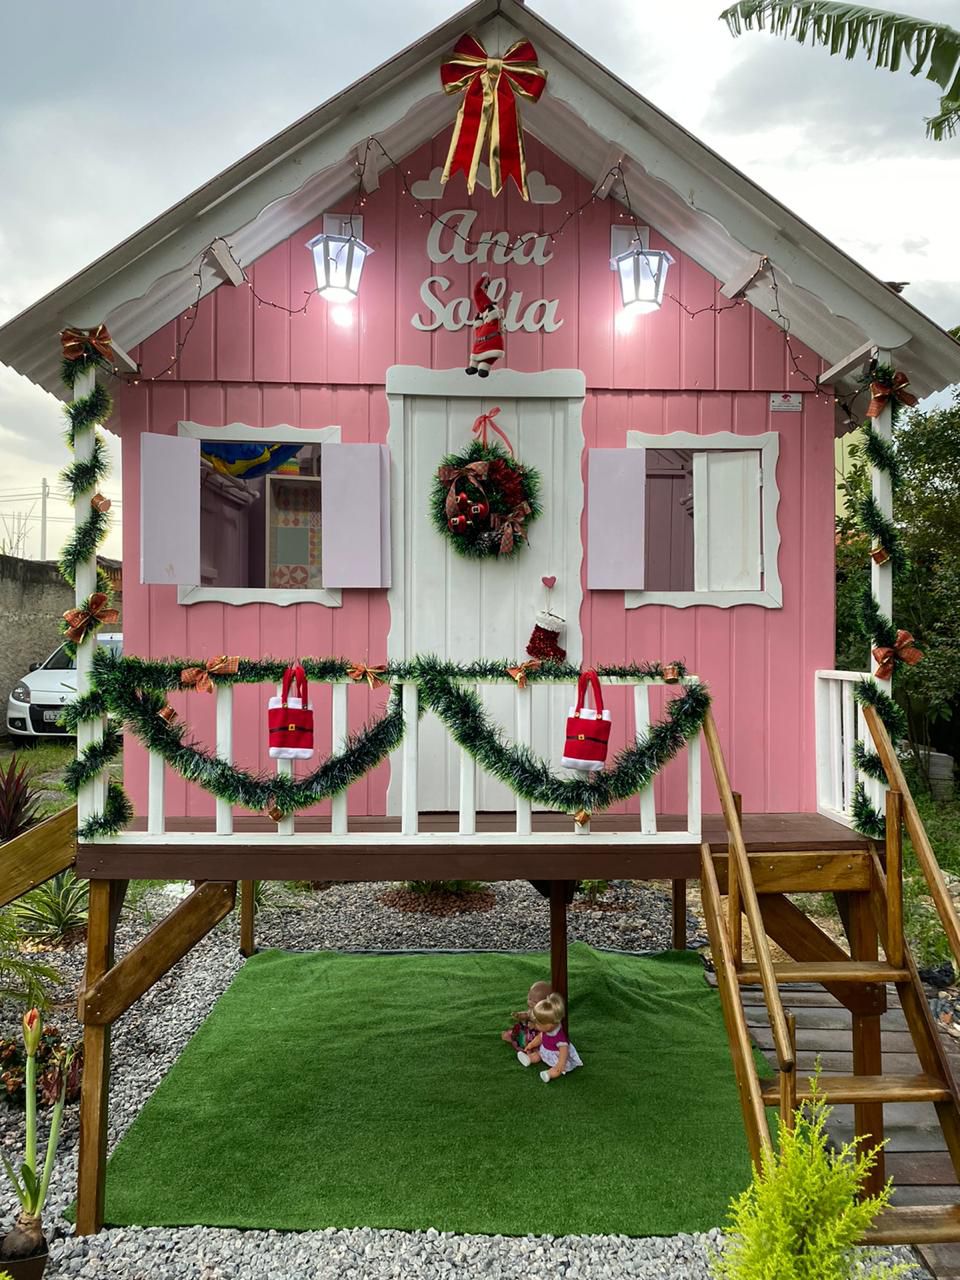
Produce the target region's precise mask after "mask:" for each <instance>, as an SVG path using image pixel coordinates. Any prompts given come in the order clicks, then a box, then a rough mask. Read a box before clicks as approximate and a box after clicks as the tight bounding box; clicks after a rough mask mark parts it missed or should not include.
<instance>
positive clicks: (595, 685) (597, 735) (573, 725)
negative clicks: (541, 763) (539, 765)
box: [561, 671, 610, 773]
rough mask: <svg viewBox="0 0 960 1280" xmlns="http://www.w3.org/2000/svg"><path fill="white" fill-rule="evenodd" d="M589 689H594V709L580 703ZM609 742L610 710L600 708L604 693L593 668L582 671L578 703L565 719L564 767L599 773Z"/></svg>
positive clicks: (578, 685) (578, 683) (578, 684)
mask: <svg viewBox="0 0 960 1280" xmlns="http://www.w3.org/2000/svg"><path fill="white" fill-rule="evenodd" d="M588 689H592V690H593V703H594V709H591V708H590V707H585V706H584V705H583V703H584V698H585V697H586V693H587V690H588ZM609 745H610V712H609V711H604V709H603V694H602V693H601V692H600V681H599V680H598V679H597V673H596V672H595V671H581V672H580V679H579V681H578V682H577V705H576V706H575V707H571V708H570V715H569V716H568V718H567V741H566V745H565V746H564V748H563V760H562V761H561V763H562V764H563V766H564V768H565V769H581V770H583V772H585V773H599V771H600V770H601V769H602V768H603V764H604V761H605V760H606V758H607V747H608V746H609Z"/></svg>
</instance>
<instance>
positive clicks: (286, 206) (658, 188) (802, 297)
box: [0, 0, 960, 396]
mask: <svg viewBox="0 0 960 1280" xmlns="http://www.w3.org/2000/svg"><path fill="white" fill-rule="evenodd" d="M505 22H506V23H509V25H510V27H512V28H515V29H516V32H517V34H518V35H521V34H522V35H526V36H527V37H529V38H530V39H531V40H532V41H533V43H534V45H535V47H536V49H537V52H538V54H539V55H540V57H541V60H542V62H543V63H544V65H546V66H547V67H548V69H549V75H550V78H549V85H548V89H547V92H546V93H545V94H544V95H543V97H542V98H541V99H540V102H539V103H538V104H537V106H536V108H535V109H531V110H529V111H527V112H526V113H525V115H524V127H525V129H527V130H528V131H529V132H530V133H531V134H533V135H534V136H535V137H537V138H539V139H540V140H541V141H542V142H543V143H544V144H545V145H546V146H547V147H548V148H550V150H552V151H553V152H555V153H556V154H557V155H558V156H559V157H560V158H561V159H562V160H564V161H566V162H567V163H568V164H569V165H571V166H572V167H573V168H574V169H576V170H578V171H579V172H580V173H581V174H583V175H584V176H585V177H587V178H588V179H590V180H595V179H599V178H600V177H601V176H602V174H603V173H604V172H606V170H607V169H609V167H610V162H609V159H608V157H610V156H611V155H616V154H621V153H622V155H623V161H622V163H623V168H624V171H625V175H626V179H627V182H628V185H629V189H630V193H631V196H632V198H633V200H634V202H635V203H636V205H637V206H638V207H639V208H641V209H642V210H643V217H644V221H645V222H647V223H649V224H650V225H651V226H653V227H655V228H656V229H657V230H658V231H659V232H660V233H661V234H662V235H663V236H664V237H665V238H666V239H668V240H669V241H671V242H672V243H673V244H675V245H676V246H677V247H678V248H679V249H681V250H682V251H683V252H684V253H686V254H687V255H689V256H690V257H691V258H693V259H694V261H696V262H697V263H699V264H700V266H702V267H703V268H704V269H705V270H707V271H708V272H710V273H711V275H714V276H716V277H717V278H718V279H719V280H721V281H723V282H725V283H726V282H730V281H733V280H735V279H736V278H737V277H738V276H739V277H741V278H744V277H746V276H747V275H748V274H749V267H750V264H751V263H752V262H754V261H755V260H756V255H758V254H762V255H765V256H767V257H768V258H769V260H770V262H771V263H772V264H773V265H774V268H775V271H776V280H777V284H778V293H779V299H778V300H779V309H780V311H781V313H782V314H783V315H784V316H785V317H786V318H787V320H788V322H789V325H790V330H791V333H792V334H794V335H795V336H796V337H797V338H799V339H800V340H801V341H803V342H805V343H806V344H807V345H808V346H809V347H811V348H812V349H813V350H814V351H816V352H817V353H818V354H819V355H820V356H822V357H823V359H824V360H825V361H826V363H827V364H828V365H831V366H832V365H834V364H836V363H838V362H840V361H842V360H844V359H845V358H846V357H847V356H848V355H849V354H850V353H851V352H853V351H855V350H856V349H857V348H859V347H861V346H863V345H864V344H865V343H873V344H874V345H876V346H877V347H879V348H880V349H881V350H889V351H891V352H893V353H894V359H895V362H896V364H897V366H898V367H900V368H903V369H905V370H906V371H907V372H908V373H909V376H910V381H911V388H912V389H913V390H914V391H915V392H916V393H917V394H918V395H921V396H922V395H927V394H929V393H930V392H932V391H936V390H939V389H940V388H941V387H944V386H947V385H949V384H951V383H954V382H958V381H960V343H957V342H955V341H954V340H953V339H952V338H951V337H950V335H949V334H947V333H946V332H945V331H944V330H943V329H941V328H940V327H939V326H938V325H936V324H935V323H934V322H933V321H932V320H930V319H929V318H928V317H927V316H925V315H924V314H923V313H922V312H921V311H918V310H917V309H916V307H914V306H912V305H911V304H910V303H909V302H907V301H906V299H905V298H902V297H900V296H899V295H898V294H896V293H895V292H894V291H893V290H891V289H890V288H888V287H887V286H886V285H885V284H883V282H882V281H880V280H878V279H877V278H876V277H875V276H873V275H871V273H870V272H869V271H867V270H865V268H863V267H862V266H860V265H859V263H857V262H855V261H854V260H853V259H852V258H851V257H849V256H848V255H847V254H846V253H844V252H843V251H842V250H841V249H838V248H837V247H836V245H834V244H832V243H831V242H830V241H829V240H827V239H826V238H825V237H823V236H822V235H820V234H819V233H818V232H816V231H814V229H813V228H812V227H810V226H809V225H808V224H807V223H805V222H804V221H803V220H802V219H800V218H798V217H797V216H796V215H795V214H793V213H791V211H790V210H789V209H787V208H786V207H785V206H784V205H782V204H780V203H779V202H778V201H777V200H775V199H774V198H773V197H772V196H770V195H768V194H767V192H765V191H764V190H763V189H762V188H760V187H758V186H757V185H756V184H755V183H753V182H751V181H750V179H749V178H747V177H745V176H744V175H743V174H742V173H740V172H739V171H738V170H737V169H735V168H734V167H733V166H732V165H730V164H729V163H727V161H725V160H723V159H721V157H720V156H718V155H717V154H716V153H715V152H713V151H711V150H710V148H709V147H707V146H705V145H704V144H703V143H702V142H700V141H698V140H697V139H696V138H694V137H693V136H692V135H691V134H689V133H688V132H687V131H686V130H685V129H683V128H682V127H681V126H680V125H678V124H676V122H675V121H673V120H671V119H670V118H669V117H668V116H666V115H664V114H663V112H661V111H659V110H658V109H657V108H656V107H655V106H654V105H653V104H652V103H651V102H649V101H647V99H646V98H644V97H642V96H641V95H640V94H638V93H636V92H635V91H634V90H633V89H631V88H630V87H629V86H628V85H625V84H624V83H623V82H622V81H620V80H618V79H617V78H616V77H615V76H614V75H612V74H611V72H609V71H607V70H606V68H604V67H602V66H601V65H600V64H599V63H597V62H595V61H594V60H593V59H592V58H590V57H589V56H588V55H587V54H585V53H584V52H583V51H582V50H581V49H579V48H577V47H576V46H575V45H573V44H571V42H570V41H569V40H568V39H567V38H566V37H565V36H563V35H562V34H561V33H560V32H558V31H557V30H555V29H554V28H553V27H551V26H550V25H549V24H548V23H546V22H545V21H544V20H543V19H542V18H541V17H539V16H538V15H537V14H535V13H533V12H532V11H531V10H529V9H527V8H526V7H525V6H524V5H523V4H522V3H521V2H520V0H477V2H476V3H475V4H472V5H470V6H469V7H468V8H466V9H464V10H462V11H461V12H460V13H458V14H456V15H455V16H454V17H452V18H451V19H450V20H449V21H448V22H446V23H444V24H443V25H442V26H440V27H438V28H436V30H434V31H432V32H431V33H429V34H428V35H426V36H424V37H423V38H422V39H421V40H419V41H417V43H416V44H414V45H411V46H410V47H409V48H407V49H406V50H404V51H403V52H402V53H400V54H398V55H397V56H396V57H395V58H392V59H390V61H389V62H386V63H384V64H383V65H382V66H380V67H378V68H377V69H376V70H375V71H372V72H371V73H370V74H369V75H367V76H365V77H364V78H363V79H362V80H360V81H358V82H357V83H356V84H354V85H352V86H351V87H350V88H349V89H346V90H344V92H343V93H340V94H338V95H337V96H336V97H334V98H331V99H330V101H329V102H327V103H325V104H324V105H323V106H321V107H318V108H317V109H316V110H315V111H312V112H310V113H309V114H308V115H306V116H304V117H303V118H302V119H300V120H298V121H297V122H296V123H295V124H292V125H291V126H290V127H289V128H287V129H285V130H284V131H283V132H282V133H278V134H277V135H276V136H275V137H273V138H271V139H270V140H269V141H267V142H265V143H264V144H263V145H262V146H260V147H258V148H257V149H256V150H255V151H252V152H250V154H249V155H247V156H244V157H243V159H241V160H239V161H237V163H236V164H234V165H231V166H230V168H228V169H225V170H224V171H223V172H222V173H221V174H219V175H218V176H217V177H215V178H213V179H211V181H210V182H208V183H207V184H206V185H205V186H203V187H200V188H198V190H196V191H194V192H193V193H192V194H191V195H189V196H187V197H186V198H185V199H184V200H181V201H180V202H179V204H176V205H174V206H173V207H172V208H170V209H168V210H167V211H166V212H165V213H162V214H161V215H160V216H159V217H158V218H155V219H154V221H153V222H151V223H148V224H147V226H145V227H144V228H142V230H140V231H138V232H136V233H135V234H134V235H132V236H130V237H129V238H128V239H127V240H124V241H123V242H122V243H121V244H119V245H117V247H116V248H114V249H112V250H111V251H110V252H109V253H106V254H104V255H103V256H102V257H101V258H98V259H97V260H96V261H95V262H93V263H91V265H90V266H88V267H86V268H85V269H84V270H83V271H81V272H79V273H78V274H77V275H75V276H73V277H72V278H71V279H70V280H68V281H66V283H64V284H62V285H61V286H60V287H59V288H57V289H55V290H53V292H51V293H49V294H47V295H46V297H44V298H41V299H40V301H39V302H36V303H34V305H33V306H32V307H29V308H28V309H27V310H26V311H24V312H22V313H21V314H20V315H19V316H17V317H16V318H15V319H13V320H10V321H9V322H8V323H7V324H5V325H4V326H3V327H2V328H0V360H2V361H3V362H4V363H6V364H8V365H10V366H11V367H13V368H14V369H16V370H18V371H19V372H20V373H22V374H24V375H25V376H26V377H28V378H30V379H31V380H32V381H34V382H36V383H37V384H38V385H40V386H42V387H45V388H46V389H47V390H48V391H52V392H53V393H54V394H57V395H60V394H62V391H63V388H62V385H61V382H60V376H59V366H60V352H59V342H58V339H57V334H58V332H59V330H60V329H61V328H63V327H64V326H65V325H68V324H71V325H92V324H98V323H100V322H101V321H102V322H105V323H106V324H107V325H108V327H109V329H110V332H111V334H112V335H113V336H114V338H115V339H116V341H117V342H118V343H119V345H120V346H121V347H123V348H125V349H130V348H131V347H134V346H136V345H137V344H138V343H139V342H141V341H143V339H145V338H147V337H149V336H150V335H151V334H152V333H155V332H156V331H157V330H158V329H159V328H161V327H162V326H163V325H164V324H166V323H167V322H169V321H170V320H172V319H173V318H174V317H175V316H177V315H179V314H180V313H181V312H183V311H184V310H185V309H186V308H187V307H189V306H190V305H191V303H192V302H193V301H194V299H195V297H196V289H197V280H196V271H197V268H198V264H199V263H200V261H201V257H202V256H203V253H204V250H205V249H206V248H207V247H208V246H209V245H210V243H211V242H212V241H213V240H214V239H216V238H217V237H221V236H222V237H225V238H227V239H229V242H230V245H231V247H232V250H233V253H234V255H235V257H236V258H237V260H238V261H239V262H240V263H242V264H243V265H245V266H246V265H249V264H250V263H252V262H255V261H256V259H257V258H259V257H260V256H261V255H262V254H264V253H266V252H267V251H268V250H270V249H271V248H273V247H274V245H276V244H278V243H280V242H281V241H283V240H285V239H286V238H287V237H288V236H290V235H292V234H293V233H294V232H295V231H297V230H298V229H299V228H300V227H302V226H304V225H305V224H306V223H307V222H309V221H310V220H311V219H313V218H315V217H317V216H318V215H319V214H320V213H322V212H323V211H324V210H325V209H329V208H331V207H333V206H335V205H336V204H337V203H338V202H339V201H342V200H343V198H344V197H345V196H347V195H348V194H349V193H350V192H351V191H352V190H353V189H354V188H355V183H356V160H357V147H358V146H359V145H360V144H361V143H362V142H363V141H364V139H366V138H367V137H369V136H371V135H372V134H376V135H377V137H378V138H380V140H381V141H382V143H383V145H384V147H385V148H386V150H387V151H388V152H389V153H390V154H391V155H392V156H393V157H395V158H396V159H397V160H400V159H402V158H403V157H404V156H406V155H408V154H409V153H410V152H411V151H413V150H415V149H416V148H417V147H418V146H419V145H420V144H421V143H423V142H425V141H426V140H428V139H429V138H432V137H434V136H435V135H436V134H437V133H438V132H439V131H440V130H441V129H442V128H443V127H444V125H446V124H447V123H449V120H450V118H451V103H450V101H449V99H447V98H446V97H445V95H444V94H443V93H442V92H441V91H440V86H439V76H438V70H437V68H438V63H439V58H440V56H441V55H442V54H443V53H444V52H446V51H448V50H449V49H450V48H451V46H452V45H453V43H454V42H455V40H456V39H457V38H458V37H459V36H460V35H461V34H462V33H463V32H464V31H465V30H468V29H473V30H476V31H477V32H478V34H479V35H480V38H481V39H482V40H484V42H485V43H487V42H489V43H488V44H487V47H491V45H493V44H494V43H495V42H496V41H497V39H499V40H500V41H501V43H502V42H503V41H504V40H505V38H506V36H508V35H510V33H509V32H506V33H505V32H504V29H503V28H504V23H505ZM372 154H373V152H372V151H371V155H372ZM202 271H203V281H204V284H203V288H204V292H205V293H206V292H209V291H210V290H212V289H214V288H217V287H219V285H220V284H221V283H223V277H222V276H221V275H219V274H218V273H217V270H216V267H215V264H213V263H212V261H211V260H210V258H209V256H208V257H207V258H206V259H204V263H203V267H202ZM747 297H748V298H749V300H750V302H751V303H753V304H754V305H755V306H757V307H758V308H759V309H760V310H761V311H763V312H765V313H766V314H767V315H770V316H771V318H772V319H774V320H777V317H776V315H775V314H774V313H775V311H776V301H777V299H775V297H774V291H773V287H772V284H771V278H770V273H769V272H767V273H764V274H762V275H761V276H760V277H759V278H758V279H757V281H756V282H755V283H754V284H752V285H751V286H750V288H749V289H748V291H747ZM855 372H856V371H854V373H855Z"/></svg>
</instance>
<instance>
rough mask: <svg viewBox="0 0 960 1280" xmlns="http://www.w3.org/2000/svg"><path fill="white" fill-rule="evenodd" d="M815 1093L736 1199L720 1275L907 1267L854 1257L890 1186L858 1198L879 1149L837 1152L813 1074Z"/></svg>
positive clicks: (845, 1273) (875, 1273)
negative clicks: (761, 1168) (833, 1145)
mask: <svg viewBox="0 0 960 1280" xmlns="http://www.w3.org/2000/svg"><path fill="white" fill-rule="evenodd" d="M818 1075H819V1071H818ZM812 1095H813V1096H812V1097H811V1098H810V1100H809V1102H803V1103H801V1104H800V1106H799V1107H798V1108H797V1110H796V1113H795V1116H796V1120H795V1127H794V1128H793V1129H786V1128H784V1127H783V1126H782V1125H781V1126H780V1129H779V1132H778V1138H777V1149H776V1151H774V1152H771V1153H768V1154H766V1155H765V1157H764V1161H763V1170H762V1172H760V1173H758V1172H757V1171H756V1170H754V1174H753V1180H752V1182H751V1184H750V1186H749V1187H747V1189H746V1191H744V1192H743V1194H742V1195H740V1196H738V1197H737V1198H736V1199H735V1200H734V1201H733V1204H732V1205H731V1207H730V1223H729V1226H728V1228H727V1234H728V1239H727V1247H726V1249H725V1251H724V1252H723V1253H721V1254H718V1255H717V1256H716V1257H715V1258H714V1259H713V1263H712V1270H713V1274H714V1276H715V1277H717V1280H892V1278H893V1277H894V1276H903V1275H906V1274H907V1273H908V1272H909V1270H910V1268H909V1267H908V1266H906V1265H903V1264H898V1265H896V1266H893V1267H891V1266H890V1265H889V1264H888V1263H885V1262H883V1261H881V1260H880V1259H879V1258H878V1257H877V1256H876V1255H868V1256H867V1257H866V1258H865V1257H864V1255H862V1254H861V1255H859V1256H858V1255H857V1253H856V1251H855V1245H856V1243H857V1241H858V1240H859V1239H861V1238H862V1236H863V1235H864V1233H865V1231H866V1230H867V1228H868V1227H869V1226H870V1224H871V1223H872V1222H873V1220H874V1218H875V1217H876V1216H877V1214H878V1213H879V1212H880V1211H881V1209H883V1208H884V1206H885V1205H886V1204H887V1203H888V1202H889V1200H890V1196H891V1194H892V1183H890V1182H888V1183H887V1185H886V1186H885V1187H884V1189H883V1190H882V1191H881V1192H880V1193H879V1195H876V1196H870V1197H868V1198H866V1199H864V1200H860V1201H858V1200H857V1195H858V1193H859V1191H860V1189H861V1188H862V1187H863V1185H864V1183H865V1181H866V1178H867V1175H868V1173H869V1172H870V1170H871V1169H872V1168H873V1167H874V1165H875V1164H876V1162H877V1157H878V1155H879V1150H880V1148H879V1147H874V1148H872V1149H871V1150H864V1149H862V1146H861V1143H860V1140H859V1139H854V1141H853V1142H850V1143H847V1145H846V1146H844V1147H842V1148H841V1149H840V1150H838V1151H837V1150H833V1149H832V1148H831V1145H830V1140H829V1138H828V1136H827V1132H826V1120H827V1117H828V1116H829V1114H830V1110H831V1109H830V1107H828V1106H827V1102H826V1099H825V1098H824V1097H823V1095H822V1094H821V1093H819V1092H818V1090H817V1079H816V1077H815V1078H814V1080H813V1082H812Z"/></svg>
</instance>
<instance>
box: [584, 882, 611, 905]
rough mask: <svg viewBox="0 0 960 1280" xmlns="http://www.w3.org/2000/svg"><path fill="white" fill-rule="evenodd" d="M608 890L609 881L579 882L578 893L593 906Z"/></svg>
mask: <svg viewBox="0 0 960 1280" xmlns="http://www.w3.org/2000/svg"><path fill="white" fill-rule="evenodd" d="M609 888H610V881H609V880H581V881H580V892H581V893H582V894H583V896H584V897H585V898H586V900H587V901H588V902H589V903H590V905H591V906H593V905H594V904H595V903H596V902H599V900H600V899H601V898H602V897H603V895H604V894H605V893H606V892H607V890H608V889H609Z"/></svg>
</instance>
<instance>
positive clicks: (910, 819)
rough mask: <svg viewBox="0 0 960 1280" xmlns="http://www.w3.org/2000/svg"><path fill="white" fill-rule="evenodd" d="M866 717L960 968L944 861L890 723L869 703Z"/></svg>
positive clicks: (957, 922)
mask: <svg viewBox="0 0 960 1280" xmlns="http://www.w3.org/2000/svg"><path fill="white" fill-rule="evenodd" d="M863 718H864V720H865V721H866V723H867V728H868V729H869V730H870V735H871V737H872V738H873V742H874V746H875V747H876V748H877V754H878V755H879V757H880V760H881V762H882V764H883V770H884V773H885V774H886V775H887V782H888V783H889V784H890V789H891V791H896V792H899V793H900V796H901V807H902V810H903V820H904V825H905V826H906V828H907V833H908V834H909V836H910V841H911V843H912V844H913V851H914V853H915V854H916V857H917V862H918V863H919V864H920V870H921V871H922V872H923V878H924V880H926V882H927V888H928V889H929V891H930V897H931V898H932V899H933V905H934V906H935V907H936V909H937V915H938V916H939V917H940V923H941V924H942V925H943V931H944V933H945V934H946V935H947V941H948V942H949V943H950V950H951V951H952V952H953V958H954V961H955V963H956V964H957V966H958V968H960V919H958V918H957V912H956V908H955V907H954V905H953V900H952V899H951V897H950V892H949V890H948V889H947V882H946V881H945V880H944V878H943V872H942V871H941V870H940V864H939V862H937V855H936V854H935V853H934V852H933V846H932V845H931V843H930V837H929V836H928V835H927V833H926V830H925V828H924V825H923V822H922V821H921V819H920V814H919V813H918V812H917V805H916V802H915V801H914V798H913V796H912V795H911V793H910V788H909V787H908V786H907V780H906V778H905V777H904V776H903V770H902V769H901V767H900V761H899V760H898V759H897V753H896V751H895V750H894V746H893V742H892V741H891V739H890V735H889V733H888V732H887V727H886V725H885V724H884V723H883V721H882V720H881V719H880V717H879V715H878V714H877V712H876V709H875V708H874V707H871V706H869V705H868V706H864V708H863Z"/></svg>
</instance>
